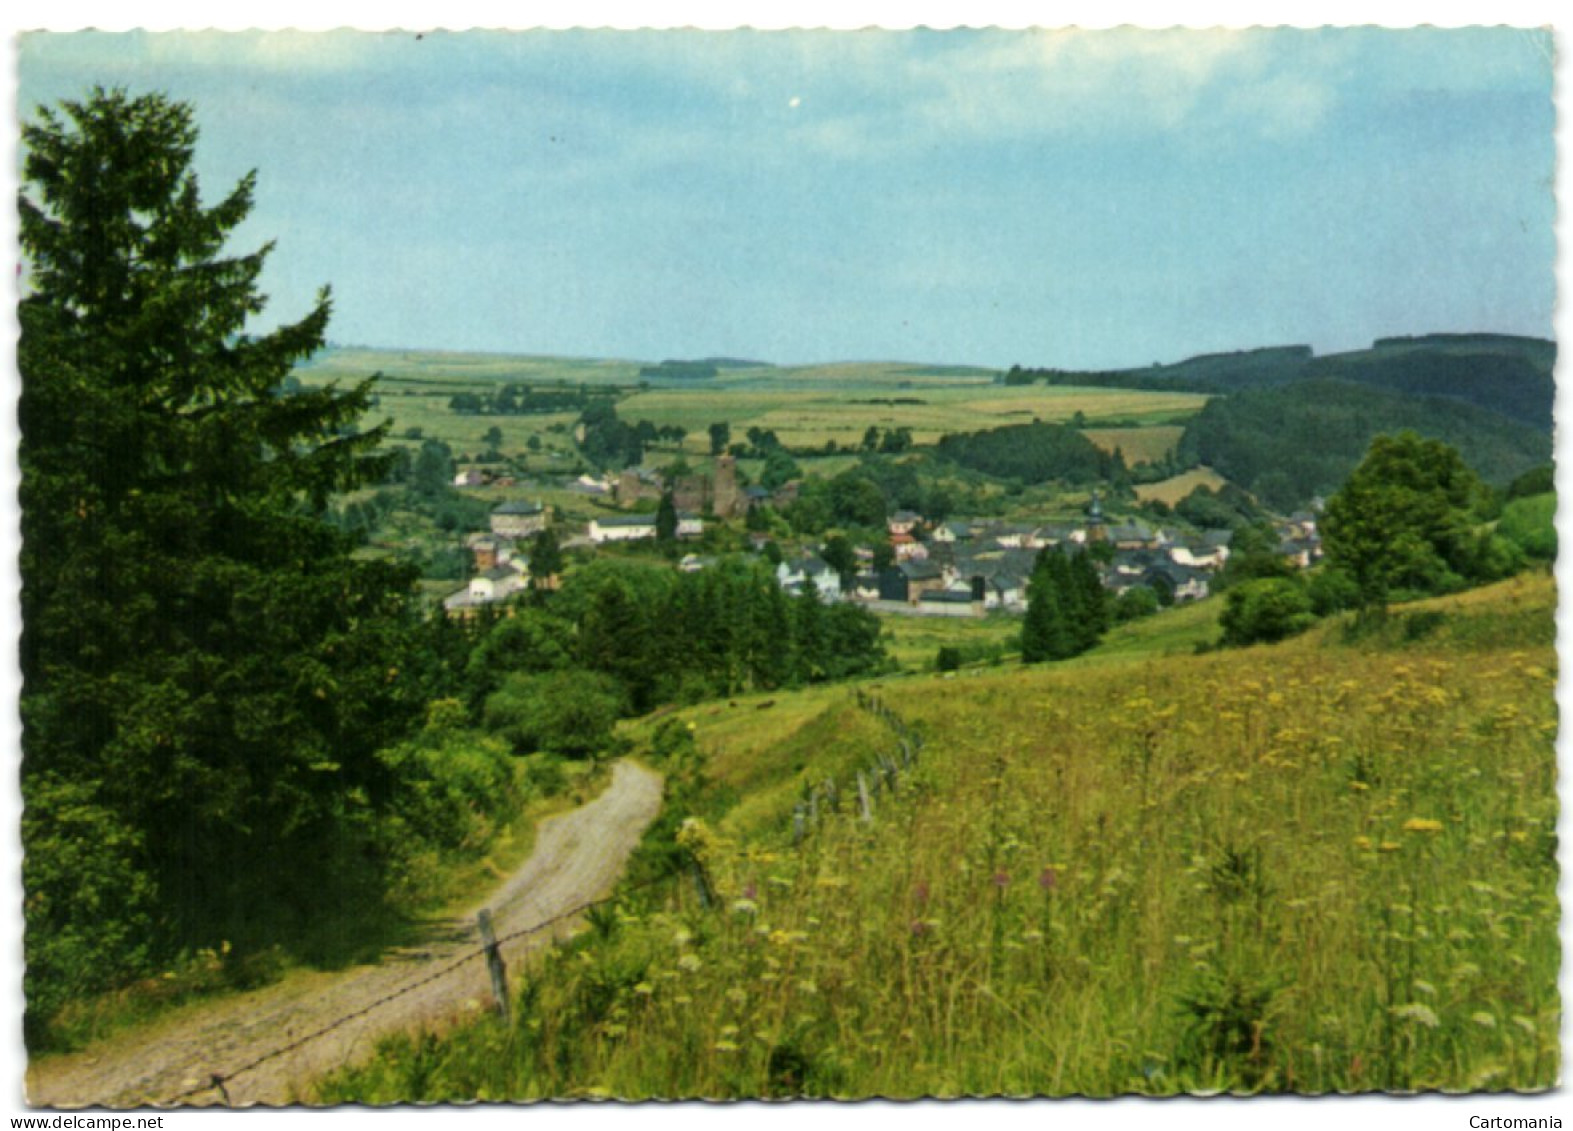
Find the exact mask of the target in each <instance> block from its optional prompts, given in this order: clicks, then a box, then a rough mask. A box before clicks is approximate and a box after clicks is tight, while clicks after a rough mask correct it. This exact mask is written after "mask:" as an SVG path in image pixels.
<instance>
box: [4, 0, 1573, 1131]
mask: <svg viewBox="0 0 1573 1131" xmlns="http://www.w3.org/2000/svg"><path fill="white" fill-rule="evenodd" d="M10 7H11V8H12V9H13V10H12V11H9V12H7V13H6V14H4V15H3V16H0V19H3V20H4V21H5V29H6V31H7V33H8V34H7V44H6V46H7V49H8V50H7V51H6V54H5V66H6V68H7V72H6V80H7V81H6V83H5V84H4V87H3V94H4V99H5V109H6V113H7V121H8V122H9V123H13V124H12V126H11V128H10V131H9V133H8V135H7V136H8V143H9V144H8V156H9V159H8V160H7V161H6V162H5V163H4V165H3V167H0V175H3V176H4V178H5V184H6V188H7V192H8V193H14V192H15V188H16V174H15V156H14V147H15V125H14V123H15V122H16V121H17V106H16V78H15V74H16V72H15V68H16V33H17V32H19V31H21V30H26V29H33V28H41V29H49V30H54V31H69V30H75V29H79V28H85V27H96V28H100V29H104V30H110V31H119V30H127V29H131V28H137V27H142V28H148V29H150V30H167V29H175V28H220V29H224V30H240V29H245V28H253V27H265V28H290V27H294V28H301V29H304V30H326V29H331V28H338V27H355V28H361V29H365V30H387V29H393V28H410V29H428V28H437V27H441V28H449V29H455V30H458V29H463V28H474V27H481V28H531V27H549V28H565V27H624V28H637V27H665V28H672V27H688V26H692V27H704V28H716V29H719V28H732V27H744V26H748V27H756V28H792V27H826V28H837V29H853V28H860V27H869V26H881V27H889V28H905V27H918V26H929V27H956V26H971V27H984V26H999V27H1007V28H1020V27H1031V26H1042V27H1066V26H1073V25H1074V26H1081V27H1087V28H1097V27H1113V26H1119V25H1122V24H1134V25H1136V26H1140V27H1172V26H1175V25H1180V26H1187V27H1214V26H1232V27H1249V26H1255V25H1257V24H1270V25H1280V26H1283V25H1287V26H1299V27H1316V26H1323V25H1357V24H1379V25H1386V26H1393V27H1409V26H1416V25H1420V24H1435V25H1438V26H1444V27H1458V26H1468V25H1477V24H1507V25H1511V26H1519V27H1551V28H1553V29H1554V31H1555V33H1556V48H1557V56H1558V62H1557V67H1556V75H1557V81H1556V87H1555V89H1556V93H1557V96H1558V97H1557V100H1558V103H1559V109H1560V110H1563V111H1565V109H1566V105H1565V104H1566V91H1567V89H1568V82H1567V78H1568V54H1569V51H1570V42H1573V41H1570V39H1569V36H1568V31H1569V29H1570V28H1573V5H1569V4H1568V3H1567V2H1566V0H1560V2H1553V0H1467V2H1464V0H1446V2H1443V3H1416V2H1413V0H1364V2H1354V0H1322V2H1313V0H1287V2H1278V3H1272V4H1270V5H1268V4H1263V3H1260V2H1258V3H1255V4H1247V3H1242V2H1238V0H1187V2H1184V3H1167V4H1163V3H1155V2H1152V0H1105V2H1103V3H1096V2H1092V0H1061V2H1058V3H1048V2H1038V3H1026V2H1022V0H966V2H960V0H944V2H942V0H907V2H900V3H893V2H889V0H883V2H872V0H800V2H798V3H791V4H788V3H784V2H782V0H736V2H733V3H716V2H714V0H660V2H650V3H643V4H636V3H630V2H629V0H544V2H542V0H537V2H528V0H516V2H514V3H502V2H499V0H443V2H442V3H440V4H434V3H431V2H430V0H426V2H417V0H379V2H376V3H372V2H368V0H355V2H346V0H270V2H269V3H266V4H258V5H243V6H242V5H232V6H224V7H222V8H221V7H220V6H218V5H215V4H213V3H212V0H208V2H206V3H198V2H195V0H154V2H144V3H140V4H127V3H110V2H108V0H12V4H11V5H10ZM18 8H21V9H25V10H16V9H18ZM1568 138H1569V127H1568V115H1567V113H1566V112H1562V113H1559V114H1558V124H1557V143H1558V144H1557V152H1558V157H1559V160H1558V164H1557V196H1558V199H1559V200H1566V199H1570V197H1569V194H1568V187H1569V185H1568V177H1569V174H1568V171H1567V169H1568V162H1567V160H1566V156H1565V155H1566V153H1567V142H1568ZM9 199H15V198H14V196H10V197H9ZM1567 224H1568V220H1567V210H1566V209H1565V208H1564V209H1561V210H1559V214H1558V220H1557V233H1558V237H1559V238H1558V249H1559V254H1558V259H1557V261H1558V273H1557V274H1558V287H1559V289H1558V294H1559V298H1560V297H1561V296H1563V295H1565V294H1566V285H1567V278H1566V274H1565V272H1564V270H1563V261H1564V257H1563V256H1562V255H1561V254H1560V250H1561V248H1562V247H1563V246H1564V245H1565V243H1566V239H1565V238H1564V237H1565V233H1566V231H1567ZM0 232H3V235H4V238H5V246H6V247H7V248H9V249H11V252H12V255H13V256H14V255H15V248H16V213H15V209H14V208H11V207H9V206H7V207H3V208H0ZM6 278H7V283H6V286H7V289H8V298H7V301H6V304H5V310H6V312H7V317H6V319H5V338H6V349H7V352H6V361H5V373H6V379H7V381H8V382H9V383H8V384H7V386H6V391H5V393H4V394H3V396H0V401H3V402H5V403H4V404H0V434H3V435H4V436H5V441H6V442H5V445H4V447H3V449H0V451H3V452H4V456H3V458H0V512H3V515H4V518H3V520H0V544H3V545H4V547H5V550H4V553H0V594H4V597H3V598H0V641H5V642H6V643H5V645H4V646H3V651H0V686H3V688H4V702H5V705H4V706H3V707H0V750H4V751H6V752H7V753H9V754H11V757H8V758H6V759H5V760H4V766H5V770H4V773H3V775H0V860H3V861H4V863H3V865H0V1117H10V1116H21V1115H27V1114H35V1115H39V1114H53V1113H48V1112H33V1113H29V1112H28V1110H27V1109H26V1108H25V1107H24V1106H23V1103H22V1091H21V1075H22V1070H23V1066H24V1065H25V1056H24V1054H23V1049H22V1044H21V1028H20V1018H21V1012H22V1003H21V992H20V985H21V970H22V963H21V938H20V936H21V931H20V927H21V923H20V919H21V917H20V906H21V882H20V874H19V871H20V869H19V867H18V864H19V854H18V850H19V840H18V828H19V822H20V813H21V804H20V798H19V796H18V793H17V788H16V781H15V772H16V759H15V756H14V752H15V751H17V750H18V741H19V734H20V726H19V723H18V721H17V719H16V717H15V702H16V692H17V687H18V684H19V679H18V675H17V669H16V657H15V645H14V641H15V640H16V638H17V634H18V632H19V631H20V619H19V616H18V613H17V610H16V605H15V594H16V592H17V588H18V580H17V573H16V558H15V546H16V539H17V534H16V531H17V511H16V503H15V498H16V483H17V472H16V463H15V456H14V452H15V446H16V424H15V418H14V410H13V409H12V407H11V401H12V398H14V395H15V390H16V388H17V385H16V381H17V378H16V369H15V334H16V322H15V317H14V315H12V314H11V313H10V312H12V311H14V309H15V297H16V296H15V284H14V282H13V281H11V279H12V275H11V272H9V271H8V272H6ZM1570 329H1573V317H1570V315H1569V313H1568V303H1567V302H1566V301H1565V300H1563V301H1559V302H1558V304H1557V313H1556V318H1555V330H1556V337H1557V340H1558V341H1559V342H1561V343H1563V346H1564V349H1563V356H1562V357H1561V358H1560V359H1559V364H1558V376H1559V378H1561V379H1563V380H1573V378H1569V372H1570V371H1569V367H1568V358H1567V348H1568V346H1569V345H1570V344H1573V333H1570V332H1569V331H1570ZM1570 421H1573V402H1570V400H1569V398H1568V397H1566V396H1564V397H1562V398H1559V405H1558V430H1557V431H1558V437H1559V444H1558V458H1559V465H1560V466H1561V468H1562V470H1561V472H1560V474H1559V488H1560V491H1561V493H1562V495H1563V497H1564V498H1567V499H1573V443H1570V442H1569V440H1568V437H1569V435H1570V432H1573V429H1570V427H1569V423H1570ZM1570 511H1573V507H1564V508H1562V510H1561V514H1560V515H1559V524H1558V525H1559V534H1560V536H1561V539H1562V545H1563V546H1564V547H1566V548H1568V552H1564V553H1563V554H1562V556H1561V558H1560V560H1559V563H1558V568H1557V579H1558V583H1559V586H1560V587H1561V591H1562V592H1563V593H1564V594H1569V593H1573V516H1570V513H1569V512H1570ZM1559 626H1560V629H1561V636H1560V640H1561V641H1562V642H1563V644H1564V648H1566V642H1567V641H1569V640H1573V612H1570V610H1569V602H1568V601H1567V600H1564V601H1563V602H1562V608H1561V610H1560V614H1559ZM1560 700H1561V704H1562V708H1563V718H1564V720H1569V722H1570V723H1573V710H1570V707H1573V695H1570V694H1569V693H1568V690H1567V687H1566V685H1564V687H1563V688H1562V691H1561V695H1560ZM1570 734H1573V725H1567V726H1564V728H1563V733H1562V735H1561V736H1560V738H1559V744H1558V753H1559V763H1560V765H1561V767H1562V770H1563V773H1562V780H1563V782H1564V783H1566V782H1567V781H1568V780H1569V779H1570V778H1573V772H1570V767H1573V761H1570V760H1569V757H1568V755H1569V752H1570V751H1573V738H1570ZM1561 793H1562V802H1563V812H1564V817H1563V821H1562V828H1561V830H1560V831H1561V835H1562V843H1563V844H1564V845H1566V844H1568V843H1569V838H1570V832H1573V823H1570V821H1569V818H1568V816H1567V815H1566V814H1567V813H1568V811H1569V801H1570V796H1573V794H1570V792H1569V790H1568V787H1567V786H1566V784H1564V785H1563V786H1562V787H1561ZM1562 863H1563V870H1564V879H1563V883H1562V887H1561V895H1562V900H1563V905H1564V907H1567V906H1568V904H1569V897H1570V895H1573V884H1570V882H1569V880H1568V878H1567V877H1568V875H1569V874H1570V873H1573V866H1570V865H1573V860H1570V859H1569V857H1568V855H1567V853H1566V852H1565V851H1564V853H1563V856H1562ZM1562 938H1563V952H1564V958H1563V968H1562V969H1563V973H1562V981H1561V986H1562V997H1563V1014H1564V1022H1563V1040H1562V1046H1563V1057H1564V1070H1563V1072H1564V1075H1563V1078H1564V1080H1565V1081H1566V1080H1567V1078H1568V1070H1567V1067H1566V1065H1567V1063H1568V1058H1569V1057H1570V1056H1573V1041H1570V1040H1569V1035H1570V1032H1573V1028H1570V1021H1573V994H1570V993H1569V990H1570V987H1573V977H1570V971H1573V962H1570V961H1569V955H1568V951H1567V943H1568V938H1569V934H1568V929H1567V918H1566V916H1564V930H1563V935H1562ZM1398 1105H1402V1106H1398ZM1552 1115H1555V1116H1557V1117H1559V1118H1560V1119H1561V1120H1562V1121H1563V1123H1564V1124H1565V1125H1566V1126H1567V1127H1568V1128H1569V1129H1570V1131H1573V1094H1570V1093H1569V1091H1568V1088H1567V1085H1566V1084H1564V1087H1563V1088H1562V1089H1561V1090H1560V1091H1559V1092H1554V1093H1550V1094H1547V1095H1543V1096H1537V1097H1511V1096H1509V1097H1501V1098H1496V1097H1478V1096H1477V1097H1460V1098H1454V1097H1440V1096H1423V1097H1417V1098H1412V1099H1387V1098H1384V1097H1359V1098H1339V1099H1331V1100H1329V1099H1321V1100H1297V1099H1293V1098H1263V1099H1257V1100H1250V1101H1236V1100H1228V1099H1222V1100H1211V1101H1207V1100H1187V1099H1178V1100H1164V1101H1144V1100H1138V1099H1126V1100H1120V1101H1113V1102H1097V1101H1075V1100H1072V1101H1026V1102H1010V1101H963V1102H961V1103H951V1104H936V1103H919V1104H901V1105H894V1104H884V1103H877V1102H875V1103H859V1104H829V1103H818V1104H804V1103H797V1104H789V1105H781V1104H759V1103H751V1104H743V1105H705V1104H682V1105H661V1104H644V1105H596V1106H594V1107H593V1108H586V1107H585V1106H584V1105H577V1106H559V1105H537V1106H533V1107H529V1108H519V1107H500V1108H487V1109H482V1108H468V1109H463V1110H456V1109H451V1108H449V1109H441V1108H439V1109H430V1108H427V1109H413V1108H398V1109H384V1110H383V1111H379V1112H371V1111H366V1110H361V1109H338V1110H335V1111H332V1112H322V1113H316V1112H304V1111H267V1112H262V1111H255V1110H253V1111H250V1112H247V1113H246V1114H245V1115H226V1114H225V1113H221V1112H210V1113H195V1112H174V1113H171V1114H168V1115H166V1116H165V1119H164V1126H165V1128H167V1129H169V1131H187V1129H189V1131H203V1129H205V1128H212V1127H218V1126H221V1125H222V1122H223V1121H224V1120H226V1119H229V1120H234V1119H244V1120H245V1122H246V1126H247V1128H248V1131H257V1129H259V1128H260V1129H263V1131H271V1129H272V1128H282V1127H284V1126H285V1125H286V1123H289V1124H293V1125H295V1131H299V1127H298V1124H297V1123H296V1121H298V1120H302V1119H331V1120H334V1121H335V1126H336V1127H344V1126H361V1125H364V1124H367V1123H369V1122H371V1121H373V1120H406V1119H432V1118H439V1119H454V1118H457V1119H460V1120H462V1121H464V1123H465V1125H466V1131H469V1129H470V1128H474V1127H496V1128H502V1127H507V1128H509V1129H510V1131H519V1128H520V1126H521V1124H522V1123H525V1122H528V1123H531V1124H545V1125H548V1126H550V1127H553V1128H556V1127H570V1126H571V1127H572V1128H573V1129H574V1131H578V1129H581V1128H584V1127H594V1128H600V1127H604V1126H610V1125H617V1126H628V1125H633V1124H637V1125H638V1126H640V1127H648V1126H651V1125H652V1123H653V1124H654V1125H656V1126H659V1127H662V1128H665V1127H672V1128H681V1129H682V1131H694V1129H696V1128H698V1127H699V1126H700V1125H708V1126H716V1125H718V1124H719V1122H720V1121H725V1122H726V1123H727V1124H729V1125H730V1124H733V1123H735V1122H738V1121H744V1120H746V1121H748V1122H749V1123H750V1124H751V1125H752V1124H755V1123H756V1122H757V1123H761V1124H768V1125H771V1126H780V1125H781V1124H782V1121H783V1120H785V1121H789V1122H793V1123H796V1122H801V1121H806V1120H812V1121H813V1122H814V1123H815V1124H816V1127H818V1126H824V1127H826V1128H828V1127H830V1126H832V1125H834V1126H835V1127H852V1126H854V1125H859V1126H865V1127H866V1125H867V1123H868V1122H869V1121H875V1120H891V1121H894V1122H897V1123H898V1124H899V1125H900V1126H901V1127H902V1129H903V1131H908V1129H911V1128H922V1129H926V1128H939V1127H946V1128H949V1127H952V1126H954V1125H955V1124H956V1123H957V1122H962V1121H967V1120H969V1119H976V1118H980V1117H981V1118H983V1119H986V1120H988V1121H989V1123H990V1124H991V1125H998V1126H1000V1127H1009V1128H1012V1129H1014V1128H1017V1127H1020V1128H1033V1129H1035V1131H1044V1129H1046V1128H1048V1127H1050V1126H1051V1125H1052V1127H1053V1128H1054V1131H1064V1129H1066V1128H1069V1129H1072V1131H1075V1129H1079V1128H1097V1129H1099V1131H1105V1129H1110V1128H1112V1129H1121V1128H1127V1127H1128V1128H1144V1129H1145V1128H1162V1129H1163V1131H1169V1129H1170V1128H1178V1129H1180V1131H1191V1129H1196V1131H1202V1129H1206V1131H1214V1129H1215V1128H1221V1129H1228V1128H1242V1129H1245V1128H1249V1129H1251V1131H1260V1128H1261V1127H1262V1125H1263V1124H1264V1123H1270V1125H1271V1131H1301V1129H1304V1131H1327V1129H1328V1127H1329V1125H1332V1124H1335V1123H1336V1124H1338V1125H1340V1126H1339V1131H1359V1129H1361V1128H1383V1131H1386V1128H1387V1127H1388V1125H1390V1124H1392V1123H1394V1122H1395V1121H1402V1122H1403V1123H1405V1124H1410V1123H1413V1124H1416V1125H1418V1126H1420V1127H1422V1128H1435V1129H1437V1131H1443V1129H1448V1131H1451V1129H1455V1128H1456V1129H1460V1131H1462V1129H1464V1128H1468V1127H1469V1126H1470V1119H1471V1117H1472V1116H1480V1117H1490V1116H1512V1117H1541V1116H1552ZM991 1131H992V1128H991Z"/></svg>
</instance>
